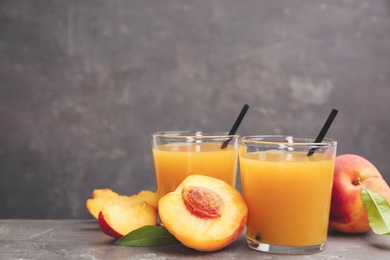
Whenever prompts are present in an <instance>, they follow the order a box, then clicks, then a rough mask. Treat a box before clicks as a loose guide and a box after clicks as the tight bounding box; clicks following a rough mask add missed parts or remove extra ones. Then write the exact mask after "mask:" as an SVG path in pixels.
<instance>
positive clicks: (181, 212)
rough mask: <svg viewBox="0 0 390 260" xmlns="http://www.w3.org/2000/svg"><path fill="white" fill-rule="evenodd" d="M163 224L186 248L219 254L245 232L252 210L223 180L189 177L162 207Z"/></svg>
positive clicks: (161, 217) (163, 198)
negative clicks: (217, 252) (250, 210)
mask: <svg viewBox="0 0 390 260" xmlns="http://www.w3.org/2000/svg"><path fill="white" fill-rule="evenodd" d="M158 209H159V214H160V220H161V222H162V224H163V225H164V226H165V227H166V228H167V229H168V231H169V232H170V233H171V234H172V235H174V236H175V237H176V238H177V239H178V240H179V241H180V242H181V243H183V244H184V245H185V246H187V247H190V248H193V249H195V250H198V251H204V252H209V251H216V250H219V249H222V248H224V247H226V246H227V245H229V244H230V243H232V242H233V241H235V240H236V239H237V238H238V237H239V236H240V234H241V233H242V232H243V231H244V229H245V225H246V220H247V216H248V208H247V206H246V203H245V201H244V199H243V197H242V196H241V194H240V192H239V191H237V190H236V189H234V188H233V187H231V186H230V185H229V184H227V183H226V182H224V181H221V180H219V179H216V178H213V177H208V176H203V175H197V174H195V175H190V176H188V177H187V178H186V179H185V180H184V181H183V182H182V183H181V184H180V185H179V186H178V187H177V189H176V190H175V191H173V192H171V193H168V194H167V195H165V196H164V197H162V198H161V199H160V201H159V203H158Z"/></svg>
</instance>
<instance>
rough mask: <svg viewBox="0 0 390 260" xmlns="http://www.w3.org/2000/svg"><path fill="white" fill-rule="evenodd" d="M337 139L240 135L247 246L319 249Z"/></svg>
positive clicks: (325, 224) (279, 249)
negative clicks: (316, 141) (318, 141)
mask: <svg viewBox="0 0 390 260" xmlns="http://www.w3.org/2000/svg"><path fill="white" fill-rule="evenodd" d="M336 147H337V142H336V141H334V140H332V139H324V140H323V141H322V142H320V143H315V138H312V137H293V136H287V135H286V136H282V135H281V136H259V135H258V136H244V137H242V138H240V140H239V161H240V174H241V184H242V192H243V197H244V200H245V202H246V203H247V206H248V221H247V229H246V239H247V244H248V246H249V247H250V248H252V249H255V250H258V251H262V252H268V253H279V254H310V253H316V252H320V251H322V250H323V249H324V248H325V242H326V238H327V234H328V223H329V210H330V200H331V192H332V185H333V171H334V164H335V157H336Z"/></svg>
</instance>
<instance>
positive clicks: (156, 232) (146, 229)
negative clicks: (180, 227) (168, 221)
mask: <svg viewBox="0 0 390 260" xmlns="http://www.w3.org/2000/svg"><path fill="white" fill-rule="evenodd" d="M179 243H180V242H179V240H177V239H176V238H175V237H174V236H173V235H172V234H171V233H169V231H168V230H167V229H166V228H165V227H164V226H149V225H147V226H143V227H140V228H138V229H136V230H134V231H131V232H130V233H128V234H127V235H126V236H123V237H121V238H119V239H118V240H117V241H115V245H117V246H163V245H172V244H179Z"/></svg>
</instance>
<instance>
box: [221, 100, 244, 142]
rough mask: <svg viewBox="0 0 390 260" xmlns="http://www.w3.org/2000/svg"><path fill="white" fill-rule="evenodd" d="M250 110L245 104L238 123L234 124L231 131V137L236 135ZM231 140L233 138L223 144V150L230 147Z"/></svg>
mask: <svg viewBox="0 0 390 260" xmlns="http://www.w3.org/2000/svg"><path fill="white" fill-rule="evenodd" d="M248 109H249V106H248V105H247V104H245V105H244V107H243V108H242V109H241V112H240V114H239V115H238V117H237V119H236V122H234V125H233V127H232V129H231V130H230V132H229V135H234V134H235V133H236V131H237V129H238V127H239V126H240V124H241V121H242V119H243V118H244V116H245V114H246V111H248ZM230 140H232V138H228V139H227V140H226V141H225V142H223V144H222V146H221V149H224V148H226V147H227V146H228V144H229V142H230Z"/></svg>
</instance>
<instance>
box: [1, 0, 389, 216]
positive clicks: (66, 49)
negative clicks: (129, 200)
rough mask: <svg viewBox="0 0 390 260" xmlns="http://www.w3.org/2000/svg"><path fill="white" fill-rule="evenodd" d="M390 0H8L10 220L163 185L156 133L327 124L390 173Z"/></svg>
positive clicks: (5, 143) (307, 131) (309, 131)
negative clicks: (100, 192)
mask: <svg viewBox="0 0 390 260" xmlns="http://www.w3.org/2000/svg"><path fill="white" fill-rule="evenodd" d="M389 100H390V2H389V1H387V0H374V1H363V0H356V1H351V0H344V1H343V0H337V1H336V0H335V1H309V0H307V1H304V0H296V1H280V0H276V1H257V0H252V1H249V0H245V1H234V0H224V1H217V0H197V1H189V0H186V1H179V0H169V1H151V0H146V1H144V0H130V1H127V0H122V1H104V0H97V1H96V0H95V1H59V0H55V1H38V0H37V1H15V0H2V1H0V218H89V217H90V216H89V214H88V213H87V211H86V209H85V200H86V199H87V198H88V197H89V196H90V195H91V192H92V190H93V189H94V188H102V187H109V188H112V189H114V190H116V191H118V192H120V193H123V194H133V193H137V192H138V191H140V190H141V189H150V190H154V189H155V184H154V172H153V160H152V155H151V148H150V134H151V133H152V132H154V131H161V130H180V129H182V130H184V129H186V130H210V131H214V130H215V131H228V130H229V129H230V127H231V125H232V124H233V121H234V118H235V117H236V116H237V114H238V112H239V111H240V109H241V107H242V106H243V104H244V103H248V104H249V105H250V106H251V107H250V110H249V112H248V114H247V116H246V118H245V120H244V122H243V124H242V126H241V127H240V130H239V132H240V134H242V135H245V134H301V135H316V134H317V133H318V131H319V129H320V128H321V126H322V124H323V122H324V120H325V119H326V117H327V116H328V114H329V112H330V111H331V109H332V108H337V109H338V110H339V114H338V116H337V118H336V120H335V122H334V125H333V126H332V128H331V130H330V132H329V133H328V136H329V137H332V138H334V139H336V140H338V142H339V148H338V153H339V154H342V153H356V154H359V155H362V156H364V157H366V158H367V159H369V160H370V161H371V162H373V163H374V164H375V166H377V168H378V169H379V170H380V171H381V172H382V174H383V175H384V177H385V178H386V180H387V182H388V183H390V165H389V162H390V153H389V152H388V151H387V150H388V147H389V144H390V142H389V133H390V115H389V111H390V102H389Z"/></svg>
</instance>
